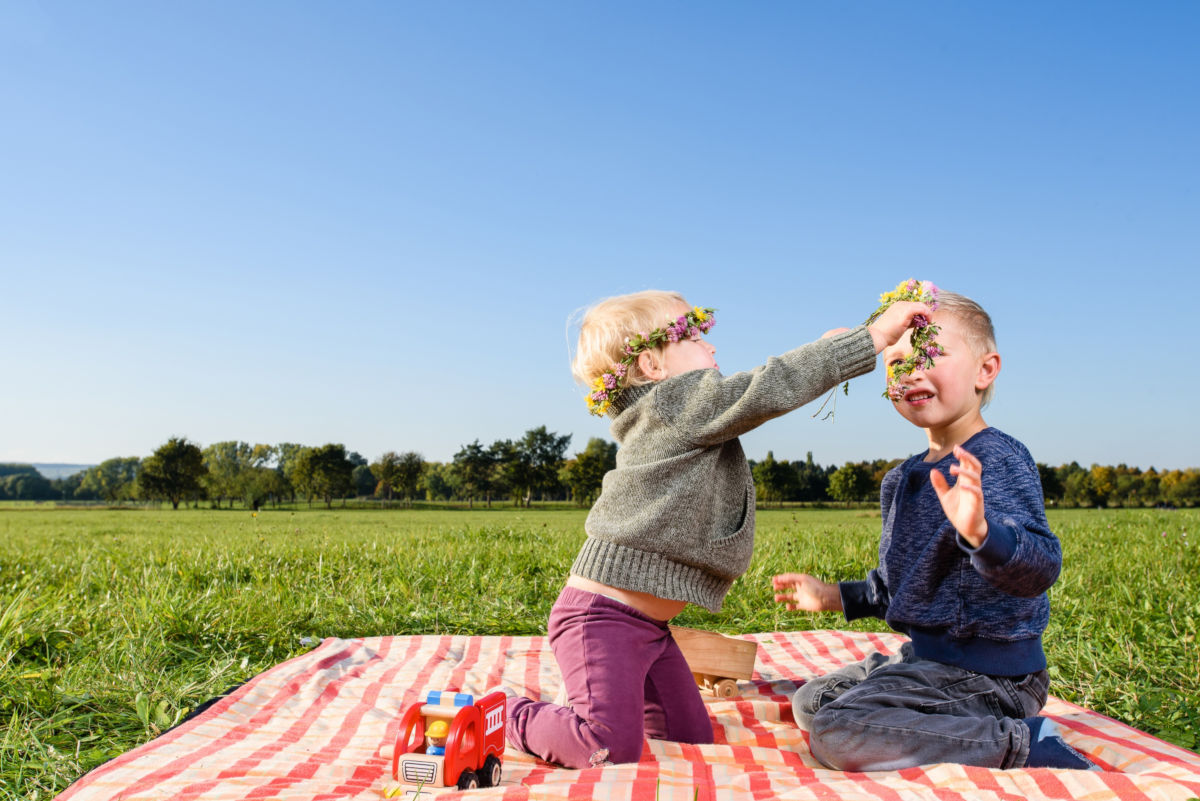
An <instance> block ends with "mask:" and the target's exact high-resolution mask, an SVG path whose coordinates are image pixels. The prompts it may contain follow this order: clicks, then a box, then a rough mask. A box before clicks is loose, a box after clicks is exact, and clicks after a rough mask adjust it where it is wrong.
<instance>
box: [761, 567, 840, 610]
mask: <svg viewBox="0 0 1200 801" xmlns="http://www.w3.org/2000/svg"><path fill="white" fill-rule="evenodd" d="M771 585H772V586H773V587H775V600H776V602H778V603H781V604H786V605H787V608H788V609H791V610H796V609H803V610H804V611H806V612H840V611H842V593H841V591H840V590H839V589H838V585H836V584H830V583H828V582H825V581H821V580H820V579H819V578H816V577H814V576H810V575H808V574H807V573H781V574H780V575H778V576H773V577H772V578H771Z"/></svg>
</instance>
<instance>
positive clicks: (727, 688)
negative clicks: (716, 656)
mask: <svg viewBox="0 0 1200 801" xmlns="http://www.w3.org/2000/svg"><path fill="white" fill-rule="evenodd" d="M712 691H713V695H715V696H716V697H717V698H733V697H734V696H735V695H737V694H738V688H737V682H736V681H734V680H733V679H717V680H716V681H714V682H713V684H712Z"/></svg>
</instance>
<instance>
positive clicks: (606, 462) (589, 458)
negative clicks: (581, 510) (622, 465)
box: [559, 437, 617, 506]
mask: <svg viewBox="0 0 1200 801" xmlns="http://www.w3.org/2000/svg"><path fill="white" fill-rule="evenodd" d="M616 466H617V443H615V442H609V441H608V440H605V439H601V438H599V437H592V438H591V439H589V440H588V444H587V447H586V448H584V449H583V451H582V452H581V453H577V454H575V458H574V459H570V460H568V461H567V462H565V463H564V464H563V467H562V469H561V470H560V471H559V477H560V480H561V481H562V482H563V483H564V484H566V485H567V486H568V487H570V488H571V494H572V495H573V496H574V498H575V502H576V503H578V504H579V505H581V506H591V505H592V501H594V500H595V499H596V496H598V495H599V494H600V485H601V484H603V483H604V474H605V473H607V472H608V471H609V470H612V469H614V468H615V467H616Z"/></svg>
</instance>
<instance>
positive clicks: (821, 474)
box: [794, 451, 829, 501]
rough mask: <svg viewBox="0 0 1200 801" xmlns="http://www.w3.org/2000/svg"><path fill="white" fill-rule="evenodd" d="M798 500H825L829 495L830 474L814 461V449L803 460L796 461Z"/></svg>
mask: <svg viewBox="0 0 1200 801" xmlns="http://www.w3.org/2000/svg"><path fill="white" fill-rule="evenodd" d="M794 466H795V468H796V500H798V501H823V500H826V499H827V498H828V497H829V496H828V494H827V490H828V488H829V475H828V474H827V473H826V472H825V469H824V468H823V467H821V466H820V465H819V464H817V463H815V462H814V461H813V455H812V451H809V452H808V454H807V455H806V456H805V459H804V461H803V462H800V463H796V464H795V465H794Z"/></svg>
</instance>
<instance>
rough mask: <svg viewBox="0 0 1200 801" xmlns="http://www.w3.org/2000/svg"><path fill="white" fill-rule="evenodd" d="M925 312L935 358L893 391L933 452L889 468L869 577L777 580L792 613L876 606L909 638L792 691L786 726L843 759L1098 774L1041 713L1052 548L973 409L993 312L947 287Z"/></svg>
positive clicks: (1005, 451) (1017, 472)
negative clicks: (791, 722) (893, 649)
mask: <svg viewBox="0 0 1200 801" xmlns="http://www.w3.org/2000/svg"><path fill="white" fill-rule="evenodd" d="M931 305H933V304H931ZM935 308H936V310H935V312H934V314H933V317H932V322H933V323H934V324H935V325H937V326H938V327H939V329H938V334H937V345H940V346H941V348H940V351H939V350H938V349H937V348H934V349H932V350H931V351H929V352H930V354H931V355H933V356H934V357H935V361H934V364H933V366H931V367H926V369H923V370H920V369H918V370H914V371H912V372H911V373H908V374H907V375H906V376H904V377H902V378H900V379H899V380H897V381H895V382H894V383H893V386H892V387H890V391H889V396H890V398H891V399H892V402H893V403H894V404H895V407H896V410H897V411H898V412H899V413H900V415H901V416H902V417H904V419H906V420H908V421H909V422H911V423H912V424H913V425H916V426H917V427H918V428H922V429H924V431H925V433H926V435H927V439H928V449H927V450H925V451H924V452H923V453H920V454H918V455H916V456H913V457H912V458H910V459H908V461H906V462H904V463H903V464H901V465H899V466H898V467H896V468H894V469H892V470H891V471H889V472H888V474H887V475H886V476H885V477H884V479H883V483H882V485H881V487H880V505H881V510H882V516H883V535H882V538H881V540H880V543H879V566H878V567H876V568H875V569H873V570H871V571H870V573H869V574H868V575H867V578H866V580H865V581H843V582H841V583H839V584H830V583H827V582H825V581H822V580H820V579H818V578H815V577H813V576H811V575H808V574H804V573H799V574H798V573H788V574H784V575H779V576H775V578H774V580H773V583H774V586H775V591H776V595H775V599H776V600H777V601H779V602H782V603H785V604H786V605H787V608H788V609H803V610H807V611H814V612H815V611H842V612H844V613H845V616H846V619H847V620H855V619H857V618H862V617H869V616H875V617H880V618H883V619H885V620H886V621H887V622H888V625H890V626H891V627H892V628H894V629H896V630H898V631H902V632H905V633H906V634H908V636H909V637H910V642H907V643H905V644H904V645H903V647H902V648H901V650H900V652H899V653H898V654H894V655H892V656H885V655H883V654H881V653H878V652H876V653H872V654H870V655H869V656H868V657H867V658H866V659H865V660H863V661H862V662H858V663H855V664H852V665H849V666H847V667H844V668H842V669H840V670H836V671H834V672H832V673H829V674H827V675H824V676H820V677H817V678H813V679H810V680H808V681H807V682H805V683H804V684H803V685H802V686H801V687H800V688H799V689H798V690H797V691H796V694H795V695H794V696H793V698H792V709H793V711H794V712H795V717H796V722H797V723H798V724H799V725H800V726H801V727H803V728H806V729H808V731H809V734H810V737H809V740H810V742H809V745H810V748H811V750H812V753H813V756H815V757H816V758H817V759H818V760H820V761H821V762H822V763H823V764H825V765H827V766H829V767H833V768H837V769H840V770H853V771H868V770H898V769H901V768H908V767H913V766H916V765H924V764H929V763H934V762H958V763H962V764H966V765H975V766H980V767H987V768H1021V767H1054V768H1078V769H1091V770H1097V769H1098V768H1097V767H1096V766H1095V765H1094V764H1093V763H1092V762H1091V761H1090V760H1088V759H1087V757H1085V756H1084V755H1083V754H1081V753H1079V752H1078V751H1076V750H1075V749H1074V748H1072V747H1071V746H1069V745H1067V743H1066V742H1065V741H1064V740H1063V739H1062V737H1061V734H1060V732H1059V730H1058V728H1057V727H1056V726H1055V724H1054V722H1053V721H1052V720H1050V719H1049V718H1046V717H1042V716H1039V715H1038V713H1039V712H1040V711H1041V709H1042V706H1043V705H1044V704H1045V703H1046V693H1047V687H1048V683H1049V679H1048V675H1047V672H1046V656H1045V654H1044V653H1043V650H1042V632H1043V631H1044V630H1045V628H1046V624H1047V622H1048V620H1049V615H1050V602H1049V600H1048V598H1047V596H1046V590H1048V589H1049V588H1050V586H1051V585H1052V584H1054V582H1055V580H1056V579H1057V578H1058V574H1059V570H1060V568H1061V565H1062V552H1061V549H1060V547H1059V543H1058V539H1057V538H1056V537H1055V536H1054V534H1053V533H1052V532H1051V531H1050V526H1049V524H1048V522H1047V520H1046V513H1045V505H1044V502H1043V499H1042V489H1041V482H1040V480H1039V477H1038V471H1037V466H1036V465H1035V464H1034V461H1033V458H1032V457H1031V456H1030V454H1029V451H1028V450H1026V448H1025V446H1024V445H1022V444H1021V443H1020V442H1018V441H1017V440H1015V439H1013V438H1012V437H1010V436H1008V435H1007V434H1005V433H1003V432H1001V431H999V430H997V429H995V428H990V427H988V425H987V424H986V423H985V422H984V420H983V416H982V412H981V409H982V406H983V404H984V403H985V402H986V401H987V400H988V397H989V395H990V394H991V391H992V385H993V382H994V381H995V380H996V376H997V374H998V373H999V372H1000V355H999V354H998V353H997V352H996V344H995V335H994V333H993V329H992V322H991V319H990V318H989V316H988V314H987V313H986V312H985V311H984V310H983V309H982V308H980V307H979V306H978V305H977V304H976V303H974V302H973V301H971V300H969V299H968V298H965V297H962V296H960V295H955V294H952V293H947V292H942V293H940V294H939V295H937V304H936V307H935ZM912 349H913V346H912V344H910V342H909V341H908V338H907V337H906V338H905V339H904V340H902V341H900V342H898V343H897V344H895V345H892V346H890V347H888V348H887V349H886V350H885V351H884V364H885V365H888V367H889V373H891V372H892V371H894V370H896V368H897V367H899V366H900V365H902V364H904V363H905V361H906V359H907V358H909V357H910V354H911V353H912ZM943 471H945V472H948V473H949V474H950V476H952V477H956V481H955V483H954V484H951V483H950V481H948V480H947V478H946V476H945V474H944V472H943Z"/></svg>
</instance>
